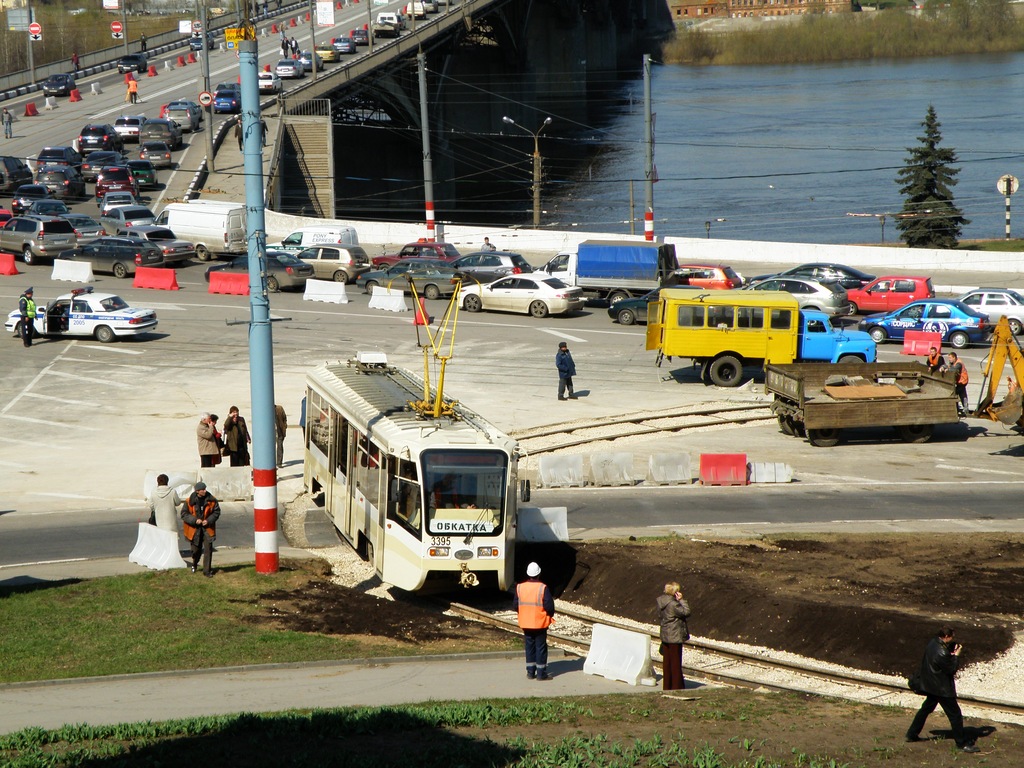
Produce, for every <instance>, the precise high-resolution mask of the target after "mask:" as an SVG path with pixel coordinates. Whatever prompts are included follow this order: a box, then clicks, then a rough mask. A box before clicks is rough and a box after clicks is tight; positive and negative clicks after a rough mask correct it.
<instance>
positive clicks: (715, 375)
mask: <svg viewBox="0 0 1024 768" xmlns="http://www.w3.org/2000/svg"><path fill="white" fill-rule="evenodd" d="M708 378H709V379H711V383H712V384H714V385H715V386H716V387H738V386H739V385H740V382H741V381H743V363H741V362H740V361H739V358H737V357H735V356H734V355H722V356H721V357H716V358H715V359H714V360H712V361H711V364H710V365H709V366H708Z"/></svg>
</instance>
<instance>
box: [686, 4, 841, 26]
mask: <svg viewBox="0 0 1024 768" xmlns="http://www.w3.org/2000/svg"><path fill="white" fill-rule="evenodd" d="M669 11H670V13H671V14H672V19H673V21H675V22H680V21H701V20H705V19H744V18H752V17H756V16H796V15H800V14H805V13H850V12H852V11H853V4H852V2H851V0H669Z"/></svg>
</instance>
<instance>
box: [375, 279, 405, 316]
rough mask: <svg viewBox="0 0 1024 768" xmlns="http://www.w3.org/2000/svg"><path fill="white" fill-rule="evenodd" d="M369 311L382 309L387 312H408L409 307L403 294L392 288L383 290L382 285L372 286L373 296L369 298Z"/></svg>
mask: <svg viewBox="0 0 1024 768" xmlns="http://www.w3.org/2000/svg"><path fill="white" fill-rule="evenodd" d="M369 307H370V309H383V310H386V311H387V312H408V311H409V310H410V309H411V307H410V306H409V302H408V301H406V300H405V293H404V292H403V291H397V290H395V289H394V288H385V287H384V286H382V285H375V286H373V295H372V296H370V303H369Z"/></svg>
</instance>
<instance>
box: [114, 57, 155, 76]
mask: <svg viewBox="0 0 1024 768" xmlns="http://www.w3.org/2000/svg"><path fill="white" fill-rule="evenodd" d="M148 68H149V60H148V59H147V58H146V54H144V53H129V54H127V55H126V56H122V57H121V58H120V59H118V60H117V71H118V72H120V73H121V74H122V75H123V74H124V73H125V72H145V71H146V70H147V69H148Z"/></svg>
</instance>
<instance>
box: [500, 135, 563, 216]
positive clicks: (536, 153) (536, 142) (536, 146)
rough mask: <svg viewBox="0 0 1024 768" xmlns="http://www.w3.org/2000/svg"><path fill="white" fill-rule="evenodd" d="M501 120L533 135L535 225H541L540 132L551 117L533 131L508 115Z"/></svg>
mask: <svg viewBox="0 0 1024 768" xmlns="http://www.w3.org/2000/svg"><path fill="white" fill-rule="evenodd" d="M501 121H502V122H503V123H505V124H506V125H514V126H515V127H516V128H518V129H519V130H521V131H524V132H526V133H528V134H529V135H530V136H533V226H535V227H539V226H540V179H541V167H542V166H541V162H542V161H541V157H540V134H541V131H543V130H544V129H545V128H547V127H548V126H549V125H551V118H550V117H545V118H544V122H543V123H541V124H540V128H538V129H537V130H536V131H531V130H529V129H527V128H524V127H523V126H521V125H520V124H519V123H517V122H516V121H515V120H513V119H512V118H511V117H509V116H508V115H506V116H505V117H503V118H501Z"/></svg>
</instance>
